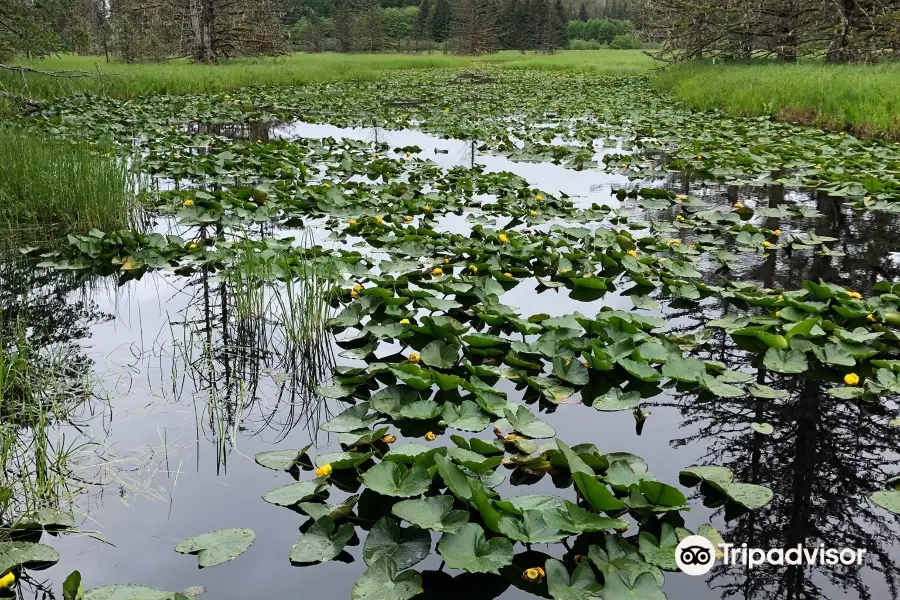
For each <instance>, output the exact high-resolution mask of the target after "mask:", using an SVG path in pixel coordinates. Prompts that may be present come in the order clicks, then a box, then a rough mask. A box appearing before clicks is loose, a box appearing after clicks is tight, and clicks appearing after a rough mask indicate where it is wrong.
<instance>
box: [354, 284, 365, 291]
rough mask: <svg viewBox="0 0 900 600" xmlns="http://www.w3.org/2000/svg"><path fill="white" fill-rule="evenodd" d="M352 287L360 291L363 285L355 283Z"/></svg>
mask: <svg viewBox="0 0 900 600" xmlns="http://www.w3.org/2000/svg"><path fill="white" fill-rule="evenodd" d="M353 289H354V290H356V291H357V292H361V291H363V286H361V285H359V284H358V283H357V284H356V285H354V286H353Z"/></svg>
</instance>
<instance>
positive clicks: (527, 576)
mask: <svg viewBox="0 0 900 600" xmlns="http://www.w3.org/2000/svg"><path fill="white" fill-rule="evenodd" d="M546 576H547V575H546V573H544V569H542V568H540V567H531V568H530V569H525V572H524V573H522V579H524V580H525V581H527V582H528V583H543V581H544V578H545V577H546Z"/></svg>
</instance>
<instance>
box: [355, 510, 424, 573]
mask: <svg viewBox="0 0 900 600" xmlns="http://www.w3.org/2000/svg"><path fill="white" fill-rule="evenodd" d="M430 553H431V535H429V534H428V532H427V531H425V530H424V529H419V528H418V527H409V528H407V529H404V530H401V529H400V527H399V526H398V525H397V522H396V521H394V519H392V518H391V517H386V516H385V517H381V518H380V519H378V521H376V522H375V525H373V526H372V530H371V531H369V535H368V537H366V545H365V546H364V547H363V559H364V560H365V561H366V564H367V565H369V566H372V565H373V564H375V563H376V562H378V561H379V560H383V559H390V560H393V561H394V563H396V565H397V568H398V569H401V570H402V569H408V568H409V567H411V566H413V565H415V564H417V563H419V562H421V561H423V560H424V559H425V557H426V556H428V555H429V554H430Z"/></svg>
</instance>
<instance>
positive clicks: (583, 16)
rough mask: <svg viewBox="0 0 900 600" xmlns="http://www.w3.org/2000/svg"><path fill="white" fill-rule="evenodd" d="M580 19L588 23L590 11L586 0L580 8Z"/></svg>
mask: <svg viewBox="0 0 900 600" xmlns="http://www.w3.org/2000/svg"><path fill="white" fill-rule="evenodd" d="M578 20H580V21H581V22H582V23H587V20H588V12H587V6H585V5H584V2H582V3H581V8H580V9H578Z"/></svg>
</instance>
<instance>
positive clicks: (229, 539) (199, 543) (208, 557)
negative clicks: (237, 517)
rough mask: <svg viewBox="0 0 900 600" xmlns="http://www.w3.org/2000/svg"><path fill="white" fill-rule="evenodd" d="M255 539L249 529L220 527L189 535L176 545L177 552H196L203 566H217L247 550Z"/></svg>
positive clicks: (198, 560)
mask: <svg viewBox="0 0 900 600" xmlns="http://www.w3.org/2000/svg"><path fill="white" fill-rule="evenodd" d="M254 539H256V536H255V535H254V534H253V532H252V531H251V530H249V529H220V530H218V531H211V532H209V533H201V534H200V535H195V536H192V537H189V538H188V539H186V540H184V541H183V542H181V543H180V544H178V545H177V546H175V552H180V553H181V554H196V555H197V562H198V563H199V564H200V566H201V567H215V566H216V565H221V564H222V563H226V562H228V561H231V560H234V559H235V558H237V557H238V556H240V555H241V554H243V553H244V552H246V551H247V549H248V548H250V546H251V545H252V544H253V540H254Z"/></svg>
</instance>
